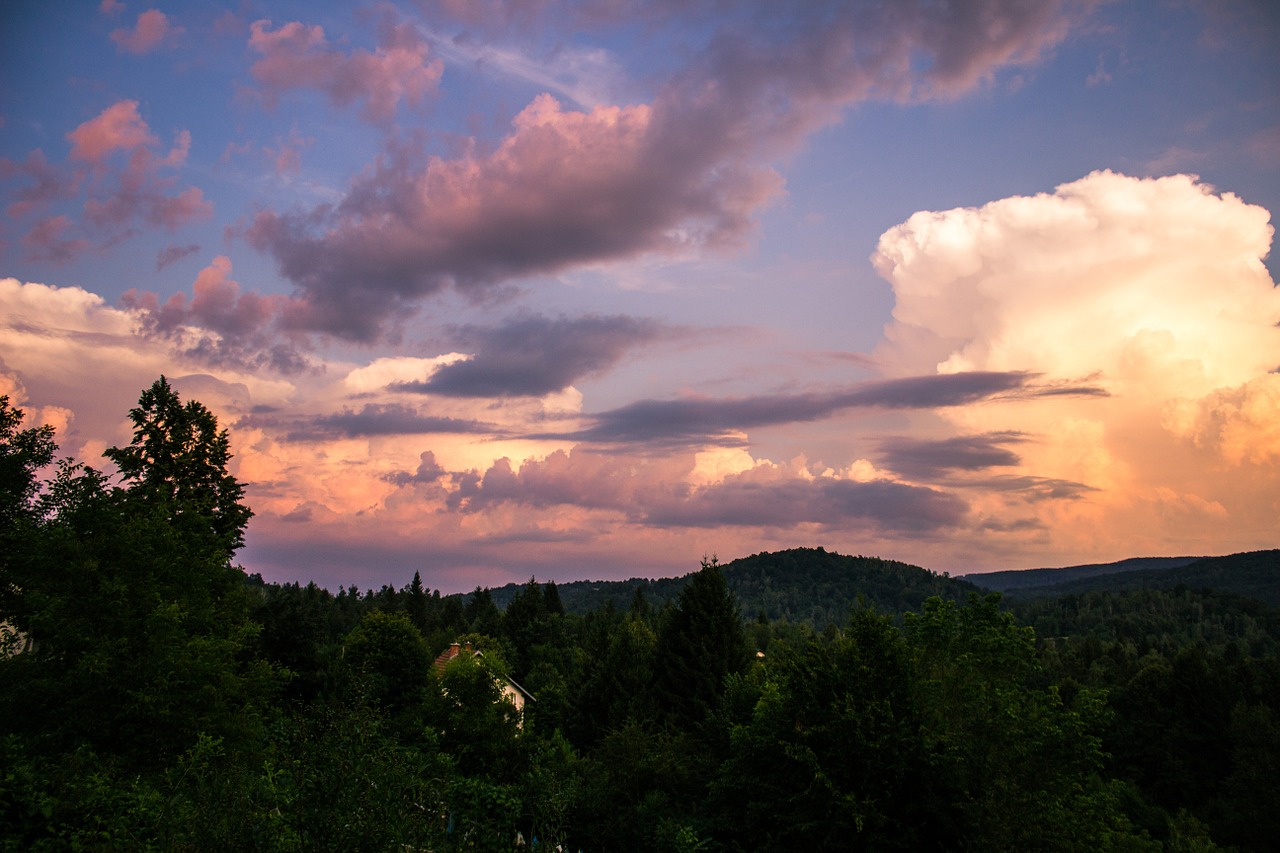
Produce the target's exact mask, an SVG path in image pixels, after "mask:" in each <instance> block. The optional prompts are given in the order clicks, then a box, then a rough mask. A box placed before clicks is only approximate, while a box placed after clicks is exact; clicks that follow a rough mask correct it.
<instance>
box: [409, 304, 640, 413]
mask: <svg viewBox="0 0 1280 853" xmlns="http://www.w3.org/2000/svg"><path fill="white" fill-rule="evenodd" d="M456 334H457V336H458V337H459V339H460V341H461V343H462V345H463V346H465V347H467V348H470V349H473V350H474V351H475V356H474V357H473V358H471V359H468V360H466V361H457V362H454V363H452V364H446V365H444V366H443V367H440V368H439V369H437V370H436V372H435V373H434V374H432V376H431V378H430V379H428V380H427V381H425V382H409V383H403V384H400V385H397V386H395V387H396V389H397V390H407V391H422V392H426V393H431V394H442V395H445V396H452V397H539V396H542V395H544V394H551V393H554V392H556V391H562V390H564V389H565V388H567V387H568V386H569V385H572V384H573V383H574V382H577V381H579V380H581V379H583V378H585V377H588V376H592V375H594V374H599V373H602V372H604V371H605V370H608V369H609V368H610V367H613V365H614V364H616V363H617V362H618V360H619V359H621V358H622V356H623V354H625V353H626V352H627V351H628V350H629V349H631V348H633V347H635V346H637V345H640V344H644V343H648V342H650V341H653V340H654V339H656V338H658V337H660V336H661V335H663V334H664V332H663V328H662V326H661V325H660V324H659V323H657V322H655V321H652V320H646V319H640V318H635V317H622V316H609V317H603V316H588V317H577V318H568V317H559V318H554V319H553V318H548V317H540V316H533V317H520V318H517V319H514V320H511V321H510V322H507V323H505V324H503V325H502V326H498V327H496V328H492V329H481V328H477V327H474V326H471V327H465V328H462V329H459V330H457V332H456Z"/></svg>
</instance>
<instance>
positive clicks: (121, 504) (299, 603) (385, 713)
mask: <svg viewBox="0 0 1280 853" xmlns="http://www.w3.org/2000/svg"><path fill="white" fill-rule="evenodd" d="M131 416H132V417H133V420H134V424H135V435H134V442H133V444H131V445H130V446H129V447H127V448H123V449H121V448H113V449H112V451H111V452H110V454H109V455H110V456H111V458H112V459H113V461H115V462H116V464H117V466H118V467H119V469H120V471H121V476H122V478H123V479H122V485H121V486H119V487H113V486H112V485H111V482H110V480H109V479H108V478H107V477H106V476H104V475H103V474H101V473H99V472H97V471H94V470H92V469H90V468H86V467H84V466H83V465H79V464H77V463H74V462H71V461H64V462H62V463H60V465H59V467H58V469H57V471H56V473H54V475H53V476H52V478H50V479H48V480H47V481H44V480H41V477H40V474H41V470H42V468H44V467H45V466H47V465H48V464H50V462H51V461H52V460H53V458H54V454H55V450H56V448H55V447H54V445H53V443H52V433H51V432H50V431H49V430H47V429H46V428H38V429H34V430H31V429H29V430H23V429H21V426H22V413H21V412H20V411H18V410H16V409H12V408H11V407H9V405H8V401H7V400H5V399H3V398H0V521H2V522H3V524H2V525H0V539H2V542H0V544H3V546H4V547H3V550H0V571H2V572H3V574H2V575H0V614H2V615H3V617H4V619H5V620H6V621H7V622H8V624H9V625H10V626H11V630H12V631H13V632H16V633H13V634H12V636H14V637H17V636H21V637H23V638H24V639H25V638H30V639H31V640H32V641H33V643H34V644H33V647H32V648H29V649H27V650H25V651H21V653H18V654H11V655H9V656H6V657H0V851H17V850H22V851H26V850H37V851H40V850H115V849H128V850H192V851H196V850H247V849H254V850H279V851H303V850H307V851H310V850H357V851H360V850H370V851H375V850H376V851H384V850H385V851H397V853H402V851H406V850H428V849H429V850H436V851H458V850H494V851H498V850H509V849H511V848H512V845H513V844H514V843H515V842H516V840H517V838H521V837H522V838H524V839H525V840H526V842H528V843H530V844H532V841H533V839H534V838H538V839H539V840H540V842H541V845H542V849H547V848H550V847H552V846H554V845H563V847H564V849H583V850H601V849H609V850H622V851H694V850H725V851H743V850H787V851H789V850H823V849H841V850H895V849H896V850H919V849H948V850H975V851H1005V850H1049V851H1074V850H1089V851H1095V850H1098V851H1107V850H1117V851H1118V850H1124V851H1148V850H1149V851H1156V850H1169V851H1212V850H1218V849H1221V848H1220V847H1219V845H1230V846H1232V847H1233V848H1235V849H1239V850H1265V849H1270V846H1271V845H1272V844H1273V839H1274V838H1275V837H1277V836H1278V835H1280V825H1277V818H1276V812H1275V808H1274V805H1275V803H1276V802H1277V801H1280V788H1278V787H1277V786H1278V785H1280V783H1278V782H1277V779H1280V655H1278V653H1280V628H1278V626H1280V622H1278V621H1277V619H1278V618H1280V617H1277V614H1276V613H1275V612H1274V611H1273V610H1271V609H1269V608H1268V607H1267V606H1266V605H1265V604H1263V603H1261V602H1259V601H1249V600H1246V599H1243V598H1240V597H1238V596H1234V595H1231V594H1227V593H1223V592H1221V591H1213V592H1210V591H1207V590H1197V589H1189V588H1186V587H1183V588H1177V589H1173V590H1155V589H1152V588H1147V589H1141V590H1135V591H1130V592H1122V593H1115V592H1089V593H1083V594H1080V595H1076V596H1069V597H1060V598H1058V599H1056V600H1053V601H1040V602H1033V603H1027V604H1019V605H1017V606H1016V609H1015V610H1013V611H1010V610H1007V609H1005V603H1004V602H1003V601H1002V600H1001V599H1000V598H999V597H998V596H996V597H988V598H985V599H984V598H979V597H977V596H970V597H968V598H967V599H966V600H964V601H959V600H957V599H961V598H964V597H965V591H966V589H968V588H967V587H965V586H964V585H963V584H960V583H958V582H955V581H953V580H951V579H948V578H945V577H941V576H938V575H935V574H933V573H931V572H926V571H925V570H923V569H917V568H915V567H910V566H905V565H903V564H898V563H892V562H889V561H881V560H872V559H869V558H860V557H859V558H852V557H841V556H840V555H834V554H828V553H827V552H825V551H822V550H821V549H797V550H794V551H788V552H782V553H780V554H774V555H769V554H761V555H755V556H754V557H751V558H748V559H746V560H743V561H737V562H736V563H734V564H731V565H730V566H727V567H720V566H718V565H717V564H716V563H715V562H714V561H711V562H708V563H704V565H703V566H702V568H701V570H700V571H698V572H697V573H695V574H693V575H691V576H689V577H687V578H680V579H666V580H662V581H653V582H650V581H633V582H628V583H625V584H622V585H621V586H618V587H609V588H608V590H606V589H605V588H604V587H605V585H602V584H596V585H594V586H596V587H598V588H599V589H596V590H595V592H598V593H599V594H600V595H602V596H604V597H603V598H600V599H599V600H600V601H601V602H603V603H602V604H601V605H600V606H599V607H595V608H586V609H585V611H584V610H583V609H582V608H581V607H580V606H579V604H580V602H581V601H583V600H584V599H582V598H576V599H575V595H577V594H578V592H580V590H578V589H577V587H576V586H575V585H573V584H564V585H562V586H560V587H557V586H556V585H555V584H552V583H547V584H538V583H537V582H536V580H534V579H530V580H529V582H527V583H525V584H523V585H520V586H518V587H515V588H513V589H511V590H509V591H507V592H502V591H499V592H500V593H501V595H495V593H494V591H491V590H487V589H483V588H477V589H476V591H475V592H474V593H473V594H472V595H471V596H470V597H469V598H468V599H467V600H466V601H465V603H464V600H463V598H462V597H461V596H441V595H440V593H439V592H431V591H429V590H427V589H426V588H425V587H424V586H423V583H422V579H421V576H420V575H417V574H415V576H414V578H413V580H412V581H411V582H409V583H407V584H405V586H404V587H403V588H399V589H397V588H394V587H392V586H383V587H382V588H381V589H380V590H372V589H370V590H367V591H364V592H362V591H361V590H360V589H359V588H358V587H357V586H356V585H354V584H353V585H350V586H347V587H344V588H341V589H340V590H339V591H338V593H337V594H336V595H335V594H333V593H330V592H329V591H327V590H324V589H320V588H319V587H317V586H315V585H314V584H310V585H307V586H305V587H303V586H300V585H298V584H288V585H275V584H266V583H264V582H263V581H262V579H261V578H260V577H256V576H254V577H249V578H246V577H245V576H244V574H243V573H242V572H241V571H240V570H238V569H236V568H234V567H233V566H232V565H231V562H230V558H231V556H232V554H233V552H234V550H235V548H236V546H237V545H238V544H239V542H240V537H241V535H242V533H243V529H244V524H245V522H247V520H248V518H249V516H250V514H251V513H250V512H249V510H248V508H247V507H245V506H243V504H242V503H241V492H240V487H239V485H238V484H237V483H236V482H235V481H234V479H233V478H231V477H230V475H229V474H228V473H227V471H226V463H227V461H228V460H229V459H230V454H229V452H228V447H229V442H228V437H227V434H226V433H225V431H219V430H218V429H217V424H216V421H215V420H214V419H213V417H212V415H210V414H209V413H208V412H207V410H205V409H204V408H203V407H202V406H200V405H199V404H198V403H187V404H183V403H182V402H181V401H179V400H178V398H177V396H176V395H175V394H173V392H172V389H170V388H169V386H168V384H167V382H165V381H164V379H163V378H162V379H161V380H160V381H159V382H157V383H156V384H155V385H153V386H152V387H151V388H150V389H148V390H147V391H146V392H144V393H143V397H142V399H141V401H140V405H139V407H138V408H137V409H135V410H134V411H133V412H132V413H131ZM1259 559H1263V560H1264V561H1265V555H1263V557H1260V558H1259ZM1259 566H1261V569H1259ZM1232 567H1234V568H1236V569H1239V570H1240V571H1241V572H1243V576H1244V577H1256V578H1261V577H1262V576H1263V575H1264V574H1265V572H1264V571H1262V569H1266V565H1265V564H1258V565H1254V564H1253V563H1247V561H1246V562H1241V561H1240V560H1228V561H1227V562H1225V563H1219V564H1216V568H1215V566H1212V565H1211V566H1209V567H1208V568H1206V567H1205V566H1201V567H1200V568H1199V569H1198V570H1199V571H1218V572H1220V573H1226V574H1229V573H1230V570H1232ZM1186 568H1191V567H1190V566H1188V567H1186ZM1255 570H1257V571H1255ZM1148 574H1149V575H1151V576H1154V575H1155V574H1156V573H1155V572H1149V573H1148ZM1219 581H1221V584H1220V585H1223V586H1229V585H1230V583H1231V582H1232V580H1231V578H1226V577H1225V575H1224V578H1219ZM735 591H738V595H735ZM614 593H617V594H618V595H616V596H615V595H614ZM562 594H563V596H564V597H563V599H562V597H561V596H562ZM592 594H595V593H594V592H593V593H592ZM503 596H505V597H503ZM859 596H861V598H860V601H861V604H860V606H858V607H857V608H856V609H853V610H852V611H842V612H840V613H836V612H834V611H833V608H834V607H837V606H839V607H842V608H843V607H844V606H845V602H848V601H851V600H854V599H855V598H858V597H859ZM930 596H932V597H930ZM495 598H500V599H501V600H502V601H504V602H506V604H507V606H506V611H505V613H504V612H502V611H501V610H499V609H498V604H497V602H496V601H495ZM615 598H616V599H617V600H616V603H615V601H614V599H615ZM744 599H745V600H744ZM575 601H577V602H579V604H575V603H573V602H575ZM740 601H742V602H743V604H742V605H741V606H740V605H739V602H740ZM566 604H568V605H569V607H568V610H567V611H566V609H565V605H566ZM655 604H656V605H657V606H656V607H655V606H654V605H655ZM912 609H915V611H916V612H904V611H907V610H912ZM743 613H747V614H750V616H751V620H752V621H751V624H750V625H749V626H745V625H744V624H743V618H742V614H743ZM748 638H749V640H750V645H748ZM454 641H460V642H469V643H471V644H472V647H473V648H475V649H479V650H481V651H482V652H483V654H481V655H479V656H475V655H462V656H459V657H458V658H456V659H455V660H453V661H452V662H451V663H450V664H449V665H448V666H447V667H445V668H444V672H443V673H442V674H440V675H439V677H437V673H436V671H435V668H434V667H433V665H432V661H433V655H434V653H435V652H436V651H437V650H438V649H441V648H443V647H445V646H447V645H448V644H449V643H451V642H454ZM752 649H756V650H759V651H760V654H761V655H762V656H761V657H759V658H753V657H752V656H750V651H751V650H752ZM13 651H17V649H16V648H15V649H13ZM286 675H288V676H290V677H291V679H292V681H291V683H290V684H289V686H288V688H287V692H282V690H281V687H282V683H283V681H284V680H285V677H286ZM512 677H515V678H519V679H521V680H522V682H523V683H526V684H527V685H528V686H530V687H532V688H533V690H534V692H535V694H537V696H538V700H537V701H536V702H533V703H531V704H530V705H528V706H527V707H526V713H525V714H524V715H523V718H522V716H521V715H520V714H519V713H517V711H516V709H515V707H514V706H513V705H512V704H510V703H509V702H508V701H506V700H505V699H504V698H503V686H504V685H505V684H506V683H507V679H510V678H512Z"/></svg>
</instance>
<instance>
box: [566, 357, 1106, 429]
mask: <svg viewBox="0 0 1280 853" xmlns="http://www.w3.org/2000/svg"><path fill="white" fill-rule="evenodd" d="M1038 378H1039V374H1035V373H1026V372H1022V371H1011V372H992V371H974V372H970V373H947V374H938V375H931V376H908V377H904V378H898V379H884V380H878V381H872V382H864V383H860V384H858V385H855V386H853V387H851V388H847V389H843V390H838V391H814V392H807V393H798V394H769V395H761V396H756V397H745V398H728V399H714V398H697V399H680V400H641V401H639V402H636V403H631V404H629V405H626V406H623V407H621V408H618V409H613V410H611V411H608V412H602V413H600V414H597V415H595V416H594V419H595V423H594V424H593V425H591V426H589V427H587V428H586V429H584V430H582V431H580V432H577V433H573V434H572V435H570V436H567V437H570V438H574V439H577V440H579V441H590V442H618V443H625V442H666V443H672V444H706V443H721V444H735V443H740V442H739V440H738V439H736V438H734V437H733V433H734V432H736V431H739V430H745V429H750V428H753V427H766V426H776V425H779V424H788V423H803V422H808V421H816V420H821V419H823V418H828V417H831V416H832V415H834V414H836V413H837V412H839V411H841V410H844V409H851V408H859V407H861V408H882V409H930V408H937V407H944V406H961V405H966V404H968V403H974V402H977V401H979V400H985V399H992V398H1000V399H1029V398H1034V397H1038V396H1041V395H1042V386H1040V385H1038V384H1037V382H1036V380H1037V379H1038ZM1052 393H1053V394H1054V395H1061V394H1065V393H1068V388H1067V387H1065V386H1061V385H1055V386H1053V389H1052ZM1071 393H1075V394H1078V395H1081V396H1096V395H1098V394H1100V393H1104V392H1101V391H1099V389H1097V388H1096V387H1094V386H1090V385H1077V386H1074V389H1073V390H1072V391H1071Z"/></svg>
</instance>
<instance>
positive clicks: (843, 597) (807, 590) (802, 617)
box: [490, 548, 981, 628]
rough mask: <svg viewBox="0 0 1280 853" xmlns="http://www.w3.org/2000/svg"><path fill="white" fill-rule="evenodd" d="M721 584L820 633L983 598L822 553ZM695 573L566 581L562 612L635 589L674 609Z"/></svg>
mask: <svg viewBox="0 0 1280 853" xmlns="http://www.w3.org/2000/svg"><path fill="white" fill-rule="evenodd" d="M720 568H721V570H722V571H723V572H724V577H725V581H726V583H727V584H728V586H729V589H730V590H731V591H732V592H733V594H734V596H735V598H737V600H738V604H739V606H740V607H741V609H742V613H743V616H745V617H747V618H754V617H756V616H757V615H759V614H760V613H761V612H763V613H764V615H765V617H766V618H768V619H786V620H788V621H792V622H808V623H811V624H813V625H814V626H816V627H818V628H823V627H825V626H826V625H829V624H842V623H843V622H844V621H845V619H846V618H847V617H848V615H849V609H850V607H852V606H853V605H855V604H857V603H858V602H859V601H861V602H862V603H864V604H865V605H867V606H869V607H874V608H876V609H878V610H881V611H884V612H888V613H901V612H903V611H905V610H919V609H920V606H921V605H922V604H923V603H924V601H925V600H926V599H928V598H929V597H930V596H934V595H937V596H941V597H943V598H948V599H954V600H962V599H964V598H965V597H967V596H968V594H969V593H971V592H981V590H980V589H979V587H977V586H975V585H974V584H972V583H970V582H969V581H966V580H962V579H959V578H952V577H947V576H946V575H942V574H938V573H937V572H933V571H930V570H929V569H924V568H921V567H919V566H912V565H909V564H907V563H900V562H897V561H896V560H882V559H880V558H879V557H862V556H857V557H850V556H845V555H842V554H837V553H834V552H831V551H827V550H825V549H823V548H792V549H789V550H786V551H775V552H763V553H759V554H753V555H752V556H750V557H743V558H741V559H737V560H734V561H732V562H730V563H725V564H723V565H721V567H720ZM692 574H693V572H690V573H689V574H688V575H683V576H681V577H676V578H657V579H649V578H631V579H630V580H625V581H569V582H566V583H557V584H556V590H557V592H558V593H559V594H560V600H561V602H563V604H564V607H565V610H566V611H568V612H570V613H588V612H591V611H593V610H597V609H599V608H601V607H605V606H607V605H609V604H612V605H613V607H615V608H618V609H624V610H625V609H626V608H628V607H630V605H631V601H632V600H633V599H634V598H635V595H636V590H637V589H639V591H640V593H641V594H642V595H643V596H644V600H645V601H646V602H647V603H648V604H649V606H651V607H653V608H654V609H658V610H660V609H662V607H663V606H664V605H666V604H667V603H675V601H676V599H677V598H678V597H679V595H680V590H681V589H683V588H684V585H685V583H686V582H687V581H688V579H689V577H690V576H691V575H692ZM521 586H522V585H521V584H508V585H506V586H504V587H500V588H498V589H493V590H490V593H491V594H492V596H493V600H494V603H495V604H497V605H498V607H500V608H502V607H505V606H506V605H507V604H508V603H509V602H510V601H511V600H512V598H514V597H515V594H516V592H517V591H518V590H519V589H520V587H521Z"/></svg>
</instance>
